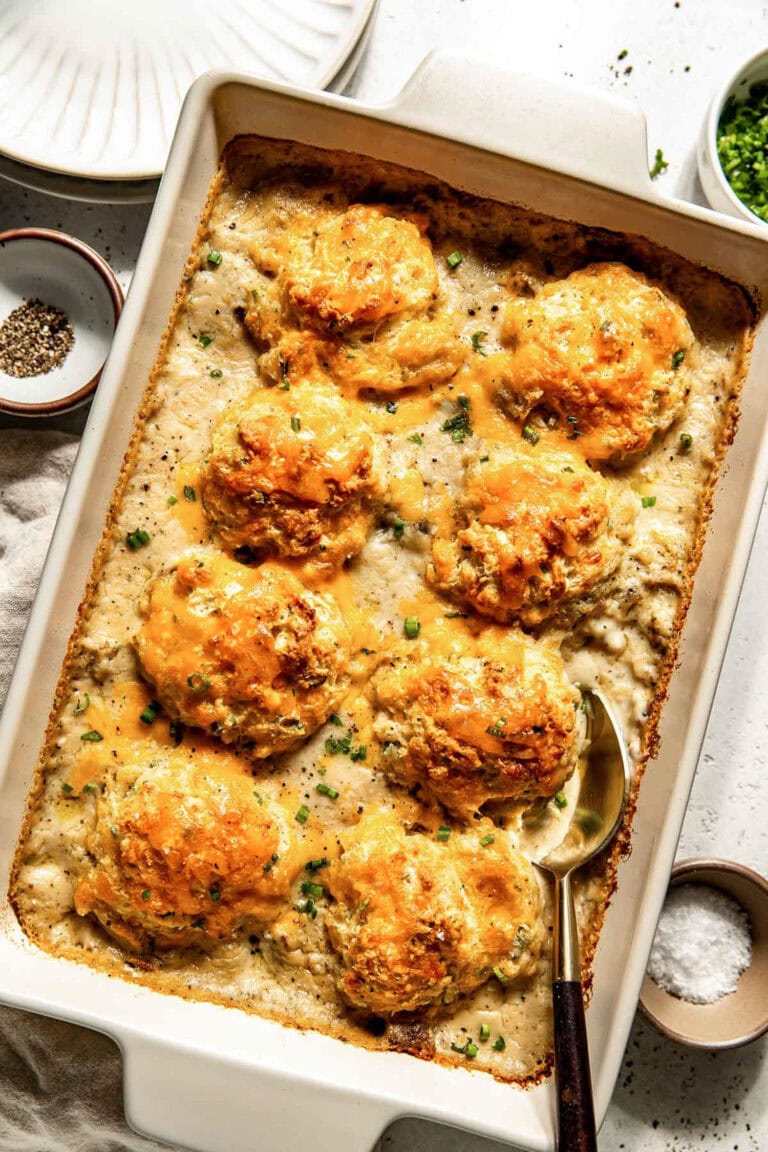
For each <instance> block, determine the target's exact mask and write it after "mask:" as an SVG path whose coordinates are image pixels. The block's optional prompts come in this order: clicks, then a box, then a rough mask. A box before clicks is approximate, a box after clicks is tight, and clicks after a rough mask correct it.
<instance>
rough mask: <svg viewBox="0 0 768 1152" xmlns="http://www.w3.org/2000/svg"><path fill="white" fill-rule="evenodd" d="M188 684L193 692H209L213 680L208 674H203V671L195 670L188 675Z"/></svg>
mask: <svg viewBox="0 0 768 1152" xmlns="http://www.w3.org/2000/svg"><path fill="white" fill-rule="evenodd" d="M187 684H189V686H190V688H191V689H192V691H193V692H207V691H208V689H209V688H210V686H211V682H210V680H209V679H208V677H207V676H203V674H202V672H193V673H192V674H191V675H189V676H187Z"/></svg>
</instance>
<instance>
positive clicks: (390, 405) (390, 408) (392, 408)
mask: <svg viewBox="0 0 768 1152" xmlns="http://www.w3.org/2000/svg"><path fill="white" fill-rule="evenodd" d="M387 412H389V414H390V416H394V414H395V412H397V404H396V403H395V401H394V400H387Z"/></svg>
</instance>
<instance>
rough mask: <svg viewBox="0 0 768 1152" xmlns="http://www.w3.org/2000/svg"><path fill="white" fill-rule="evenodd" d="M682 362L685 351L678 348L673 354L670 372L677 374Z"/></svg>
mask: <svg viewBox="0 0 768 1152" xmlns="http://www.w3.org/2000/svg"><path fill="white" fill-rule="evenodd" d="M683 360H685V349H684V348H678V350H677V352H675V353H674V355H673V356H672V371H673V372H677V370H678V368H679V367H680V365H681V364H682V362H683Z"/></svg>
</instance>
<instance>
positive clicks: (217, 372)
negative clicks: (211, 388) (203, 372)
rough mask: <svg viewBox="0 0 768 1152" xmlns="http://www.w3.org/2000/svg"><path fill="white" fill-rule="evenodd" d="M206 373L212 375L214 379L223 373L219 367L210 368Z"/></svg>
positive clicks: (220, 376) (219, 378)
mask: <svg viewBox="0 0 768 1152" xmlns="http://www.w3.org/2000/svg"><path fill="white" fill-rule="evenodd" d="M208 375H209V376H211V377H213V379H214V380H221V378H222V376H223V375H224V373H223V372H222V370H221V368H211V370H210V372H209V373H208Z"/></svg>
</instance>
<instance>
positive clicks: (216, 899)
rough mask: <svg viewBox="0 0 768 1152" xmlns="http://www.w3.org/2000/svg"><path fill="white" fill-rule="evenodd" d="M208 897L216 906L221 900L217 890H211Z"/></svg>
mask: <svg viewBox="0 0 768 1152" xmlns="http://www.w3.org/2000/svg"><path fill="white" fill-rule="evenodd" d="M208 895H209V896H210V898H211V900H213V902H214V904H218V902H219V900H221V892H219V890H218V888H211V890H210V892H209V893H208Z"/></svg>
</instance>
